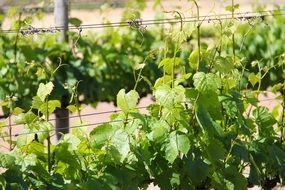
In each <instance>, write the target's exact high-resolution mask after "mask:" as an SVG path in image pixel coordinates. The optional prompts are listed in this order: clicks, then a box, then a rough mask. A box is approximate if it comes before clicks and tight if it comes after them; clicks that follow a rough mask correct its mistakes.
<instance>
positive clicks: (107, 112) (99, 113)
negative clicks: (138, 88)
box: [2, 106, 148, 128]
mask: <svg viewBox="0 0 285 190" xmlns="http://www.w3.org/2000/svg"><path fill="white" fill-rule="evenodd" d="M147 107H148V106H140V107H137V108H136V109H139V110H141V109H146V108H147ZM118 112H122V110H121V109H117V110H109V111H103V112H94V113H87V114H80V115H74V116H69V117H61V118H59V120H61V119H72V118H78V117H89V116H95V115H104V114H111V113H118ZM55 120H56V119H55V118H54V119H49V120H48V121H55ZM20 125H24V123H21V124H17V123H13V124H11V125H4V126H3V127H2V128H5V127H14V126H20Z"/></svg>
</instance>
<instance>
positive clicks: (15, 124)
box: [2, 97, 278, 128]
mask: <svg viewBox="0 0 285 190" xmlns="http://www.w3.org/2000/svg"><path fill="white" fill-rule="evenodd" d="M273 100H276V101H278V97H276V98H268V99H262V100H258V103H261V102H266V101H273ZM183 103H187V102H183ZM148 106H149V105H148ZM148 106H140V107H137V108H136V109H139V110H141V109H146V108H148ZM117 112H122V110H121V109H118V110H109V111H104V112H94V113H87V114H80V115H74V116H69V117H61V118H58V119H56V118H53V119H49V120H48V121H55V120H63V119H72V118H79V117H88V116H95V115H104V114H109V113H117ZM20 125H24V123H22V124H17V123H13V124H11V125H4V126H2V128H7V127H14V126H20Z"/></svg>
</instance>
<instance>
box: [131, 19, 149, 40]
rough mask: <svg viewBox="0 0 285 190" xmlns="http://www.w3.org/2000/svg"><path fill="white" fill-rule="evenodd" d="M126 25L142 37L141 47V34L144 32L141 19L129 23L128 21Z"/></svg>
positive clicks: (144, 28) (144, 27)
mask: <svg viewBox="0 0 285 190" xmlns="http://www.w3.org/2000/svg"><path fill="white" fill-rule="evenodd" d="M128 24H129V25H130V27H131V28H133V29H136V30H137V31H138V32H139V33H140V35H141V36H142V42H141V46H142V44H143V42H144V35H143V32H145V31H146V27H147V26H146V25H144V24H143V20H142V19H141V18H139V19H132V20H131V21H128Z"/></svg>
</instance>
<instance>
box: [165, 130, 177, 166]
mask: <svg viewBox="0 0 285 190" xmlns="http://www.w3.org/2000/svg"><path fill="white" fill-rule="evenodd" d="M177 139H178V136H177V134H176V132H175V131H173V132H171V133H170V135H169V142H167V143H166V144H165V146H166V147H165V159H166V160H167V161H168V162H169V163H170V164H172V163H173V162H174V160H175V159H176V158H177V156H178V153H179V152H178V144H177Z"/></svg>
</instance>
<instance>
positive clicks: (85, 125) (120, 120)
mask: <svg viewBox="0 0 285 190" xmlns="http://www.w3.org/2000/svg"><path fill="white" fill-rule="evenodd" d="M135 119H136V118H133V119H127V120H125V119H118V120H113V121H103V122H96V123H90V124H81V125H75V126H71V127H64V128H61V129H63V130H64V129H75V128H81V127H90V126H94V127H95V126H97V125H103V124H109V123H119V122H126V121H127V122H129V121H134V120H135ZM55 131H56V129H55V128H54V129H50V130H39V131H34V132H25V133H18V134H8V135H1V136H0V138H7V137H10V136H12V137H18V136H22V135H32V134H38V133H45V132H49V133H50V132H55Z"/></svg>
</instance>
